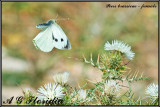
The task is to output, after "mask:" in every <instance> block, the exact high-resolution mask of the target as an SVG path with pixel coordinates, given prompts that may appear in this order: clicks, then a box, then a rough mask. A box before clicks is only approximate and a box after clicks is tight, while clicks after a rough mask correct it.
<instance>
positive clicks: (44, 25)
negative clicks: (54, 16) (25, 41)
mask: <svg viewBox="0 0 160 107" xmlns="http://www.w3.org/2000/svg"><path fill="white" fill-rule="evenodd" d="M51 24H53V21H52V20H49V21H48V22H46V23H42V24H38V25H37V26H36V28H41V27H48V26H50V25H51Z"/></svg>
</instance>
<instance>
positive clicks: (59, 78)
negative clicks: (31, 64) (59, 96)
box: [53, 71, 69, 85]
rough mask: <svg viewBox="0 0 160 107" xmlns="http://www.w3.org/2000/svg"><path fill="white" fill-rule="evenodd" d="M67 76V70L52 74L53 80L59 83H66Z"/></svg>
mask: <svg viewBox="0 0 160 107" xmlns="http://www.w3.org/2000/svg"><path fill="white" fill-rule="evenodd" d="M68 78H69V72H66V71H65V72H64V73H58V74H55V75H54V76H53V80H54V82H56V83H57V84H61V85H64V84H66V83H67V81H68Z"/></svg>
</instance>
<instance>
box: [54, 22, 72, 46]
mask: <svg viewBox="0 0 160 107" xmlns="http://www.w3.org/2000/svg"><path fill="white" fill-rule="evenodd" d="M52 33H53V35H52V36H54V37H53V42H54V46H55V47H56V48H57V49H71V46H70V42H69V40H68V38H67V36H66V34H65V33H64V32H63V30H62V29H61V27H60V26H59V25H58V24H56V23H54V24H53V25H52ZM68 45H69V46H68Z"/></svg>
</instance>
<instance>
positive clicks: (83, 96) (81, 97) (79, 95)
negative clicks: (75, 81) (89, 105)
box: [71, 89, 87, 101]
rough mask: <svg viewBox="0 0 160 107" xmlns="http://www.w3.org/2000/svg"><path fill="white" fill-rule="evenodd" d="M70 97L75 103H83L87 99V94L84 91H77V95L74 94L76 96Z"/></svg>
mask: <svg viewBox="0 0 160 107" xmlns="http://www.w3.org/2000/svg"><path fill="white" fill-rule="evenodd" d="M71 96H72V97H73V101H76V100H82V101H85V100H86V97H87V92H86V90H83V89H81V90H79V91H78V93H76V96H74V94H73V93H72V94H71Z"/></svg>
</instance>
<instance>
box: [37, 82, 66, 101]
mask: <svg viewBox="0 0 160 107" xmlns="http://www.w3.org/2000/svg"><path fill="white" fill-rule="evenodd" d="M64 95H65V94H63V88H62V87H61V86H60V85H57V84H51V83H48V84H45V85H44V87H42V86H41V88H39V89H38V93H37V97H38V98H39V99H42V100H43V99H44V100H48V99H49V100H53V99H54V98H58V99H61V98H63V96H64Z"/></svg>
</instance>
